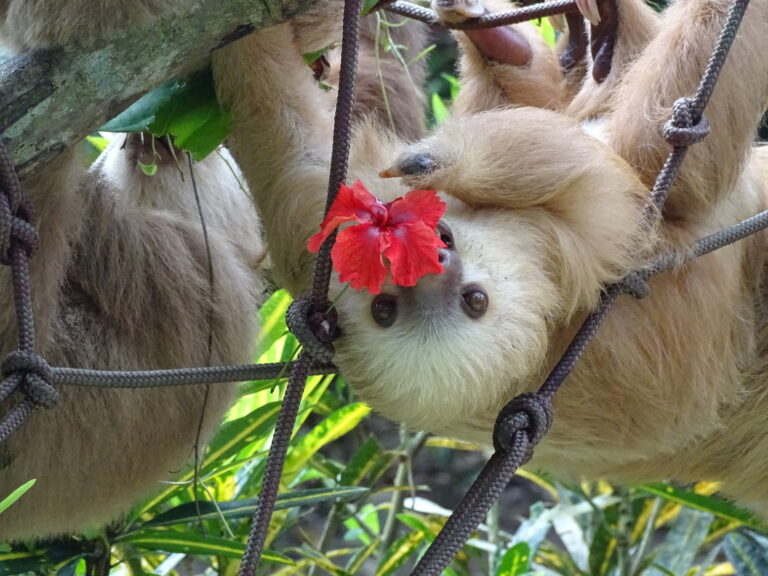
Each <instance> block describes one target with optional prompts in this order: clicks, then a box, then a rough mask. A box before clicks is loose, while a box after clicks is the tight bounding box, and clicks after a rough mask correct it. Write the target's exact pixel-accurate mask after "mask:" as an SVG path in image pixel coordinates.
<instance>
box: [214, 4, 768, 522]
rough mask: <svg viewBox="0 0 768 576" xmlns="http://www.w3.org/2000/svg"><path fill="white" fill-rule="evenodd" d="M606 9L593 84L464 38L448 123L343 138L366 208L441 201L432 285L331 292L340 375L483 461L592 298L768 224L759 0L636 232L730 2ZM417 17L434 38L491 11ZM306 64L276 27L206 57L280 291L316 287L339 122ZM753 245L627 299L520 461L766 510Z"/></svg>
mask: <svg viewBox="0 0 768 576" xmlns="http://www.w3.org/2000/svg"><path fill="white" fill-rule="evenodd" d="M609 2H610V0H600V1H599V2H597V10H598V11H597V12H595V9H594V8H590V7H589V4H588V3H582V4H583V8H582V10H583V12H584V13H585V14H586V15H587V16H589V18H590V19H591V20H592V21H596V20H597V19H599V18H605V19H606V20H607V19H609V18H611V17H613V19H614V24H615V26H616V34H615V45H614V46H613V51H612V54H611V55H610V58H608V61H607V64H608V65H609V67H610V72H609V73H607V75H606V59H605V54H603V55H601V53H600V52H599V51H598V52H597V54H598V57H597V59H596V60H592V59H591V58H589V61H587V62H586V65H584V66H582V67H581V68H580V70H582V71H583V72H582V73H579V72H577V73H576V74H575V75H573V74H572V75H565V74H563V72H562V70H561V68H560V65H559V62H558V50H552V49H550V48H549V47H548V46H546V45H545V43H544V42H543V41H542V40H541V39H540V38H539V37H538V36H537V34H536V33H535V31H534V30H533V28H532V27H530V26H528V25H515V26H510V27H506V28H504V29H500V30H495V31H480V30H477V31H473V32H471V33H463V32H459V33H457V34H456V36H457V38H458V41H459V44H460V45H461V50H462V56H461V62H460V77H461V83H462V89H461V91H460V93H459V96H458V99H457V101H456V103H455V104H454V107H453V114H452V117H451V118H450V120H448V121H447V122H445V123H444V124H443V125H441V126H438V127H437V128H436V129H435V130H434V131H433V132H432V133H431V134H430V135H429V136H427V137H426V138H424V139H421V140H419V141H417V142H407V141H404V140H403V139H401V138H399V137H398V136H397V135H394V134H392V133H391V131H390V130H389V129H388V128H387V127H386V126H382V125H381V123H380V122H377V121H376V120H371V119H365V118H362V119H360V121H359V122H358V123H357V125H356V129H355V132H354V135H353V139H352V147H351V156H350V161H349V164H350V167H349V176H348V181H350V182H352V181H354V180H357V179H360V180H361V181H362V182H363V183H364V184H365V185H366V186H367V187H368V188H369V189H370V190H371V191H372V192H374V193H375V194H376V195H377V196H378V197H379V198H381V199H382V200H383V201H390V200H393V199H394V198H396V197H399V196H402V195H403V194H404V193H405V192H406V191H408V190H411V189H422V190H423V189H434V190H437V191H438V192H439V194H440V196H441V197H442V199H443V200H444V201H445V202H446V203H447V211H446V213H445V215H444V217H443V219H442V222H441V224H440V225H439V227H438V232H439V234H440V235H441V237H442V239H443V240H444V242H445V243H446V247H445V248H441V249H440V251H441V253H440V259H441V261H442V262H443V263H444V267H445V271H444V272H443V273H442V274H434V275H428V276H424V277H422V278H421V279H420V280H419V282H418V283H417V285H416V286H414V287H408V288H404V287H399V286H395V285H391V284H389V285H387V284H385V285H384V287H383V289H382V293H381V294H378V295H372V294H369V293H366V292H364V291H361V292H356V291H354V290H343V286H342V285H341V284H340V283H338V282H337V283H335V284H334V285H333V288H332V290H333V293H332V296H331V297H332V300H333V301H334V302H335V303H336V307H337V309H338V317H339V327H340V331H341V335H340V337H339V339H338V340H337V341H336V342H335V347H336V356H335V362H336V363H337V365H338V367H339V369H340V371H341V373H342V375H343V376H344V377H345V378H346V380H347V381H348V382H349V383H350V385H351V386H352V387H353V388H354V390H355V391H356V392H357V394H359V396H360V397H361V398H362V399H363V400H365V401H366V402H368V403H370V405H371V406H372V407H373V408H374V409H376V410H378V411H379V412H380V413H382V414H384V415H385V416H387V417H389V418H391V419H394V420H397V421H402V422H405V423H407V424H408V425H410V426H411V427H415V428H421V429H425V430H429V431H432V432H434V433H438V434H445V435H450V436H454V437H459V438H464V439H468V440H472V441H475V442H477V443H480V444H483V445H488V444H490V442H491V436H492V429H493V425H494V421H495V418H496V415H497V414H498V412H499V410H500V409H501V408H502V407H503V406H504V404H505V403H506V402H508V401H509V400H511V399H512V398H513V397H515V396H516V395H518V394H520V393H523V392H529V391H533V390H535V389H536V388H537V387H538V386H539V385H540V384H541V382H542V381H543V379H544V377H545V375H546V374H547V373H548V371H549V370H550V369H551V368H552V366H553V365H554V364H555V362H556V361H557V359H558V358H559V357H560V354H561V353H562V351H563V350H564V348H565V347H566V345H567V343H568V342H569V340H570V338H571V337H572V335H573V334H574V333H575V331H576V330H577V328H578V326H579V325H580V323H581V322H582V321H583V319H584V318H585V317H586V315H587V314H588V313H589V311H591V310H594V309H595V307H596V305H597V303H598V300H599V298H600V295H601V293H602V290H603V287H604V286H605V285H606V284H607V283H611V282H615V281H617V280H619V279H621V278H622V277H623V276H624V275H625V274H626V273H627V272H629V271H630V270H633V269H635V268H636V267H638V266H640V265H642V264H643V263H644V262H646V261H647V259H648V258H649V257H651V256H652V254H654V253H656V252H661V251H666V250H672V249H685V247H687V246H689V245H690V243H692V242H693V241H694V240H696V239H698V238H700V237H702V236H704V235H706V234H708V233H711V232H713V231H715V230H717V229H720V228H722V227H724V226H727V225H730V224H733V223H735V222H737V221H739V220H741V219H744V218H746V217H749V216H750V215H753V214H755V213H757V212H759V211H761V210H763V209H764V208H765V205H766V198H765V193H766V190H765V179H766V175H768V164H767V163H766V153H765V149H760V148H755V147H753V144H752V143H753V140H754V134H755V128H756V126H757V123H758V121H759V118H760V116H761V113H762V112H763V108H764V105H765V102H766V96H768V61H767V60H766V59H765V56H764V55H765V54H766V51H767V50H768V35H766V34H765V30H766V29H767V25H768V1H766V0H754V1H753V2H752V3H751V6H750V9H749V11H748V12H747V15H746V17H745V19H744V22H743V24H742V28H741V30H740V32H739V35H738V37H737V39H736V41H735V43H734V46H733V49H732V50H731V53H730V56H729V57H728V61H727V63H726V65H725V68H724V70H723V73H722V75H721V77H720V80H719V84H718V86H717V88H716V90H715V91H714V94H713V96H712V99H711V101H710V103H709V105H708V107H707V110H706V116H707V118H708V120H709V123H710V125H711V133H710V135H709V137H708V138H707V139H706V140H705V141H703V142H701V143H699V144H696V145H695V146H694V147H693V148H691V150H690V151H689V152H688V155H687V158H686V160H685V162H684V164H683V167H682V170H681V172H680V175H679V177H678V179H677V181H676V183H675V184H674V186H673V189H672V192H671V196H670V198H669V201H668V203H667V204H666V206H665V208H664V211H663V216H664V219H663V223H662V224H660V225H659V226H658V227H656V228H655V229H653V230H651V231H647V230H645V226H643V225H641V220H642V216H641V214H642V212H643V206H644V204H645V202H646V199H647V197H648V194H649V189H650V187H651V186H652V184H653V181H654V178H655V175H656V174H657V173H658V171H659V169H660V168H661V166H662V164H663V162H664V159H665V158H666V156H667V154H668V153H669V150H670V146H669V145H668V144H667V143H666V142H665V140H664V139H663V137H662V127H663V125H664V123H665V121H666V120H668V119H669V118H670V116H671V107H672V104H673V102H674V101H675V100H677V99H678V98H680V97H683V96H687V95H691V94H693V92H694V91H695V89H696V86H697V83H698V82H699V79H700V77H701V75H702V73H703V71H704V68H705V66H706V62H707V60H708V58H709V55H710V53H711V51H712V48H713V46H714V44H715V40H716V38H717V36H718V34H719V32H720V28H721V25H722V23H723V21H724V17H725V14H726V12H727V9H728V6H729V4H730V2H729V1H728V0H679V1H678V2H676V3H674V4H673V5H672V6H671V7H669V8H668V9H667V10H665V11H664V12H663V13H661V14H657V13H655V12H654V11H653V10H651V9H650V8H649V7H647V6H646V5H645V4H644V3H643V2H641V1H640V0H619V1H618V2H616V3H615V4H613V3H609ZM487 5H488V6H489V7H491V8H492V9H494V10H499V9H501V8H502V5H501V4H497V3H495V2H494V3H491V2H488V3H487ZM434 8H435V10H436V11H437V13H438V15H439V16H440V18H442V19H443V20H445V21H449V20H457V19H459V20H460V19H464V18H467V17H472V16H476V15H477V14H478V13H482V11H483V10H484V9H486V6H485V5H478V3H477V2H476V1H474V0H440V1H439V2H436V3H435V4H434ZM611 15H613V16H611ZM571 22H573V20H572V19H571ZM582 32H583V30H580V29H579V28H577V27H574V28H573V29H572V30H571V31H570V34H571V35H574V34H580V33H582ZM592 39H593V40H599V38H598V37H597V36H596V35H593V37H592ZM564 46H568V42H565V43H564V44H563V45H561V47H560V50H563V49H564ZM302 51H306V50H305V47H304V46H302V40H301V38H298V41H297V31H296V29H295V28H293V27H292V26H291V25H290V24H287V25H280V26H276V27H272V28H269V29H266V30H263V31H260V32H259V33H257V34H255V35H253V36H251V37H248V38H245V39H242V40H240V41H238V42H237V43H235V44H233V45H231V46H228V47H227V48H225V49H224V50H221V51H219V52H217V53H216V54H215V55H214V57H213V59H214V72H215V76H216V81H217V90H218V93H219V96H220V98H221V99H222V101H224V102H226V103H227V104H228V105H230V106H231V107H232V109H233V111H234V114H235V118H236V121H235V127H234V131H233V134H232V139H231V150H232V152H233V155H234V156H235V158H236V159H237V161H238V163H239V165H240V166H241V168H242V169H243V171H244V174H245V177H246V179H247V181H248V182H249V185H250V188H251V193H252V194H253V196H254V199H255V201H256V203H257V206H258V208H259V211H260V214H261V215H262V219H263V221H264V227H265V231H266V237H267V242H268V246H269V251H270V257H271V259H272V263H273V266H274V274H275V277H276V279H277V281H278V283H279V284H281V285H282V286H284V287H286V288H287V289H288V290H290V291H291V292H292V293H293V294H294V295H299V294H301V293H303V292H305V291H306V290H307V289H308V287H309V286H310V284H311V278H312V265H313V257H312V255H311V254H309V253H308V252H307V249H306V245H307V240H308V238H309V237H310V236H311V235H313V234H314V233H316V232H317V231H318V230H319V223H320V221H321V220H322V216H323V210H324V205H325V188H326V183H327V173H328V165H329V156H330V152H329V150H330V141H331V124H332V118H331V115H330V114H329V113H328V109H327V106H326V105H325V104H324V103H325V98H326V94H325V93H324V92H323V91H322V90H321V89H319V88H318V86H317V84H316V82H315V81H314V79H313V77H312V75H311V73H310V72H309V71H308V70H307V69H306V67H305V65H304V64H303V62H302V60H301V58H300V56H299V54H300V52H302ZM380 173H383V175H385V176H388V178H385V179H382V178H380V177H379V174H380ZM765 242H766V237H765V234H758V235H755V236H752V237H750V238H749V239H747V240H744V241H742V242H740V243H738V244H735V245H732V246H730V247H727V248H724V249H722V250H719V251H717V252H715V253H713V254H710V255H708V256H705V257H702V258H700V259H698V260H696V261H694V262H692V263H690V264H688V265H686V266H685V267H684V268H682V269H679V270H676V271H674V272H669V273H666V274H664V275H661V276H659V277H657V278H655V279H653V280H652V281H651V283H650V287H651V293H650V296H648V297H647V298H646V299H645V300H634V299H632V298H630V297H623V298H622V299H620V301H619V302H618V303H617V304H616V305H615V306H614V310H613V311H612V312H611V314H610V315H609V316H608V319H607V320H606V321H605V323H604V324H603V326H602V327H601V328H600V330H599V332H598V334H597V336H596V338H595V339H594V340H593V342H592V344H591V346H590V347H589V349H588V351H587V353H586V354H585V355H584V357H583V358H582V360H581V361H580V363H579V365H578V366H577V368H576V369H575V371H574V372H573V373H572V374H571V375H570V376H569V378H568V380H567V381H566V382H565V384H564V386H563V387H562V389H561V390H560V392H559V393H558V394H557V395H556V397H555V400H554V407H555V413H556V414H555V419H554V424H553V426H552V428H551V430H550V431H549V434H548V435H547V437H546V438H545V440H544V441H543V442H542V444H541V445H539V447H538V448H537V450H536V452H535V455H534V459H533V462H532V465H533V466H535V467H538V468H544V469H547V470H550V471H552V472H554V473H556V474H559V475H560V476H563V477H570V478H578V477H590V478H597V477H600V478H607V479H611V480H615V481H625V482H632V481H634V482H636V481H648V480H657V479H663V478H668V479H674V480H678V481H683V482H688V481H693V480H698V479H712V480H719V481H721V482H723V490H724V492H725V493H726V494H729V495H730V496H732V497H735V498H737V499H739V500H740V501H742V502H745V503H751V504H753V505H755V506H756V507H760V506H761V505H765V504H766V503H768V493H766V488H765V486H766V480H768V458H766V454H768V440H766V434H765V424H764V416H763V415H764V414H765V413H766V411H768V391H766V387H765V382H766V379H767V378H768V376H766V368H765V366H764V362H765V359H766V340H765V333H764V330H763V325H764V321H765V318H766V311H765V310H764V308H763V302H764V298H765V296H764V294H765V288H764V285H763V278H764V272H763V270H764V255H765ZM342 291H343V292H342Z"/></svg>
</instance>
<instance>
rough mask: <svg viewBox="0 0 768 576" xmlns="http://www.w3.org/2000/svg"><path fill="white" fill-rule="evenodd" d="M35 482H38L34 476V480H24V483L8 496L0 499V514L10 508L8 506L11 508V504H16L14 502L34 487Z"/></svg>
mask: <svg viewBox="0 0 768 576" xmlns="http://www.w3.org/2000/svg"><path fill="white" fill-rule="evenodd" d="M35 482H37V480H36V479H35V478H33V479H32V480H28V481H27V482H24V484H22V485H21V486H19V487H18V488H16V490H14V491H13V492H11V493H10V494H8V496H6V497H5V498H3V499H2V500H1V501H0V514H2V513H3V512H5V511H6V510H8V508H10V507H11V505H13V504H14V502H16V501H17V500H18V499H19V498H21V497H22V496H23V495H24V494H26V493H27V491H28V490H29V489H30V488H32V486H34V485H35Z"/></svg>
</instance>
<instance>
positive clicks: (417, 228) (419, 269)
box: [384, 222, 445, 286]
mask: <svg viewBox="0 0 768 576" xmlns="http://www.w3.org/2000/svg"><path fill="white" fill-rule="evenodd" d="M443 246H445V244H444V243H443V242H442V240H440V238H439V237H438V236H437V234H436V233H435V229H434V226H428V225H426V224H424V223H423V222H416V223H414V224H400V225H399V226H397V227H396V228H393V229H392V233H391V236H390V245H389V247H388V248H386V249H385V251H384V256H385V257H386V258H387V260H389V268H390V270H391V271H392V283H393V284H397V285H398V286H415V285H416V281H417V280H418V279H419V278H420V277H422V276H423V275H424V274H440V273H441V272H442V271H443V266H442V264H440V262H439V260H438V256H439V254H438V250H437V249H438V248H440V247H443Z"/></svg>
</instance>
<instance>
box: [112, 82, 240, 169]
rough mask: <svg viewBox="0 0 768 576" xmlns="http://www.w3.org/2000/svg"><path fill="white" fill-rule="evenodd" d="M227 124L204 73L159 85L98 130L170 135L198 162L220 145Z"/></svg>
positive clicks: (227, 120)
mask: <svg viewBox="0 0 768 576" xmlns="http://www.w3.org/2000/svg"><path fill="white" fill-rule="evenodd" d="M231 122H232V119H231V116H230V114H229V113H228V111H226V110H224V109H223V108H222V107H221V105H220V104H219V102H218V101H217V100H216V91H215V89H214V85H213V75H212V73H211V70H210V69H207V70H203V71H201V72H198V73H196V74H194V75H193V76H191V77H189V78H187V79H184V80H174V81H170V82H166V83H165V84H162V85H160V86H159V87H158V88H156V89H155V90H153V91H152V92H149V93H148V94H146V95H145V96H143V97H142V98H140V99H139V100H137V101H136V102H135V103H134V104H133V105H132V106H130V107H129V108H128V109H127V110H125V111H124V112H123V113H122V114H120V115H119V116H117V117H116V118H113V119H112V120H110V121H109V122H107V123H106V124H105V125H104V126H102V127H101V128H100V130H103V131H106V132H150V133H151V134H152V135H154V136H156V137H160V136H166V135H171V136H173V137H174V144H175V145H176V146H178V147H180V148H183V149H184V150H187V151H188V152H189V153H190V154H191V155H192V158H194V159H195V160H198V161H199V160H202V159H203V158H205V157H206V156H207V155H208V154H210V153H211V152H213V150H215V149H216V147H217V146H219V145H220V144H221V143H222V142H223V141H224V139H225V138H226V137H227V134H228V133H229V129H230V126H231Z"/></svg>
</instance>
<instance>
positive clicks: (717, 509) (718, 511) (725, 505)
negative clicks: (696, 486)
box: [638, 484, 768, 532]
mask: <svg viewBox="0 0 768 576" xmlns="http://www.w3.org/2000/svg"><path fill="white" fill-rule="evenodd" d="M638 488H639V489H640V490H643V491H645V492H648V493H649V494H654V495H655V496H660V497H661V498H664V499H665V500H669V501H670V502H676V503H678V504H683V505H684V506H687V507H688V508H693V509H694V510H700V511H702V512H709V513H710V514H714V515H715V516H717V517H718V518H723V519H724V520H728V521H731V522H738V523H739V524H743V525H744V526H746V527H748V528H752V529H753V530H757V531H760V532H764V531H766V530H768V526H766V524H764V523H763V522H761V521H760V520H759V519H758V518H756V517H755V516H754V515H753V514H752V513H751V512H749V511H747V510H744V509H743V508H739V507H738V506H736V505H735V504H731V503H730V502H728V501H727V500H722V499H721V498H717V497H716V496H704V495H702V494H696V493H695V492H692V491H690V490H681V489H680V488H675V487H674V486H669V485H668V484H642V485H640V486H638Z"/></svg>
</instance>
